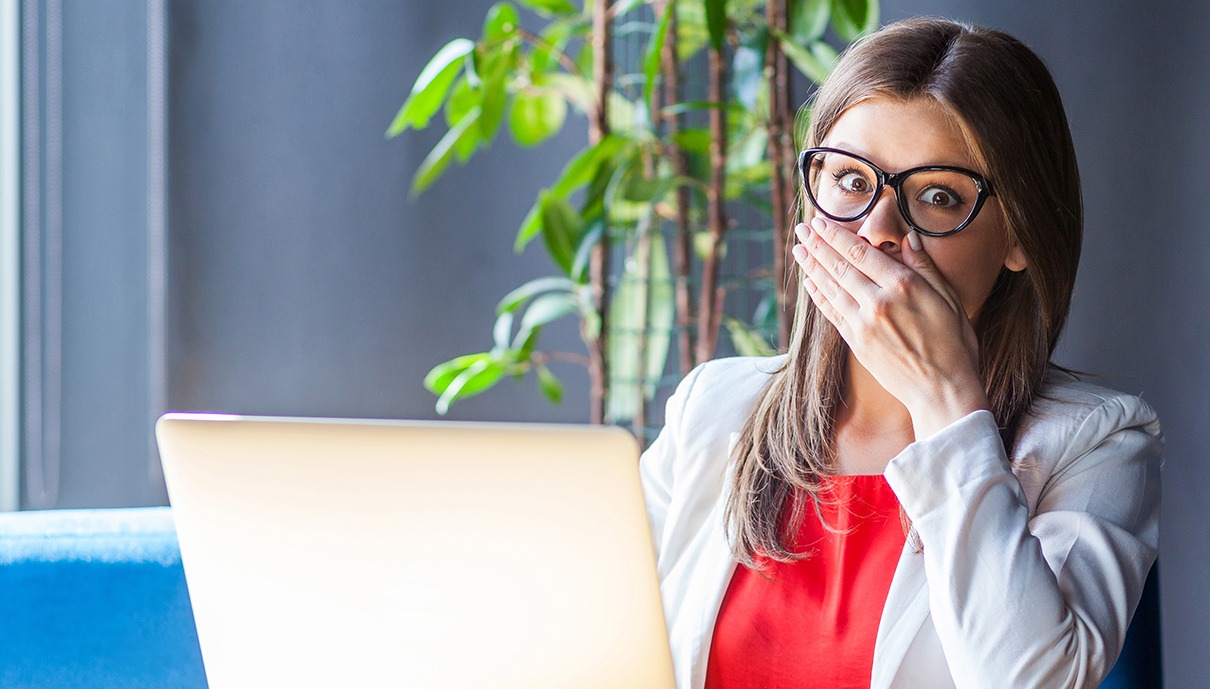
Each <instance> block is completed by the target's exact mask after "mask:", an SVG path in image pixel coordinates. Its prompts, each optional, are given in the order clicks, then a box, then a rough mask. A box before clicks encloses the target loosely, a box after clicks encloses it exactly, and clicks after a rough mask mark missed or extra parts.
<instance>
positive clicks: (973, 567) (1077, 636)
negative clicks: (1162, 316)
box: [641, 357, 1162, 689]
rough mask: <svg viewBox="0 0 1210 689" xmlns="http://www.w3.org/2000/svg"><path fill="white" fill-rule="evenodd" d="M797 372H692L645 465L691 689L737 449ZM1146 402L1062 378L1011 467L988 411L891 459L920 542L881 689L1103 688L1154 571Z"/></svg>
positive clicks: (680, 674)
mask: <svg viewBox="0 0 1210 689" xmlns="http://www.w3.org/2000/svg"><path fill="white" fill-rule="evenodd" d="M783 361H784V359H783V358H781V357H777V358H772V359H757V358H734V359H722V360H718V361H712V362H709V363H707V364H704V365H702V366H699V367H698V368H696V369H695V370H694V371H693V372H692V373H690V375H689V376H688V377H687V378H686V379H685V380H684V381H683V382H682V383H681V385H680V386H679V387H678V388H677V390H676V392H675V394H674V395H673V396H672V398H671V399H670V400H669V401H668V407H667V413H666V417H665V426H664V429H663V431H662V432H661V433H660V436H659V437H658V438H657V439H656V441H655V442H654V443H653V444H652V446H651V447H650V448H649V449H648V450H647V452H645V453H644V454H643V459H642V463H641V470H642V477H643V488H644V492H645V494H646V499H647V506H648V512H649V516H650V518H651V524H652V530H653V534H654V537H655V543H656V548H657V550H658V568H659V576H660V589H661V594H662V596H663V602H664V613H665V616H666V619H667V622H668V628H669V629H668V631H669V637H670V640H671V646H672V655H673V665H674V668H675V672H676V681H677V687H678V688H679V689H701V687H702V686H703V684H704V682H705V674H706V661H707V654H708V653H709V650H710V640H711V635H712V634H713V632H714V622H715V618H716V616H717V614H718V609H719V606H720V604H721V603H722V598H723V594H724V592H725V591H726V588H727V585H728V584H729V582H730V580H731V574H732V572H733V571H734V570H735V566H736V565H735V562H734V560H733V559H732V557H731V551H730V548H729V545H728V540H727V535H726V532H725V529H726V527H725V524H724V522H723V508H724V505H725V504H726V498H727V496H726V492H727V483H728V477H729V464H730V454H731V449H732V447H733V446H734V444H735V440H736V438H737V436H738V432H739V430H740V429H741V428H742V427H743V425H744V422H745V421H746V420H747V417H748V414H749V413H750V411H751V410H752V408H753V405H754V403H755V401H756V398H757V396H758V395H759V393H760V392H761V391H762V390H763V388H764V387H765V385H766V384H767V383H768V382H769V374H770V373H771V372H772V371H774V370H776V369H777V368H778V367H779V366H780V365H781V364H782V362H783ZM1161 444H1162V437H1161V434H1160V427H1159V422H1158V421H1157V419H1156V415H1155V412H1154V410H1152V409H1151V407H1149V406H1148V405H1147V404H1146V403H1144V402H1143V401H1142V400H1140V399H1138V398H1137V397H1132V396H1129V395H1124V394H1121V393H1117V392H1114V391H1112V390H1108V389H1105V388H1101V387H1097V386H1094V385H1089V384H1087V383H1083V382H1076V381H1074V380H1071V379H1070V378H1069V377H1067V376H1064V375H1062V374H1059V373H1055V372H1052V374H1051V375H1050V376H1048V378H1047V385H1046V387H1045V389H1044V392H1043V395H1042V396H1040V397H1039V398H1038V399H1037V401H1036V402H1035V403H1034V406H1033V409H1032V410H1031V412H1030V414H1029V415H1028V417H1027V418H1026V419H1025V420H1024V421H1023V422H1022V425H1021V429H1020V432H1019V435H1018V439H1017V442H1016V446H1015V448H1014V450H1013V457H1012V462H1011V463H1010V462H1009V461H1008V459H1007V458H1006V457H1005V452H1004V446H1003V444H1002V442H1001V440H1000V435H999V432H998V430H997V428H996V423H995V420H994V419H993V416H992V414H991V413H990V412H987V411H979V412H975V413H972V414H970V415H969V416H966V417H965V418H963V419H960V420H958V421H956V422H954V423H953V424H951V425H950V426H948V427H946V428H944V429H942V430H941V431H939V432H938V433H936V434H935V435H934V436H932V437H929V438H925V439H923V440H918V441H916V442H914V443H912V444H911V445H909V446H908V447H907V448H905V449H904V450H903V452H901V453H900V454H899V455H897V456H896V457H895V458H894V459H892V460H891V462H890V464H889V465H888V466H887V468H886V474H885V475H886V478H887V482H888V483H889V484H890V486H891V488H892V489H893V490H894V491H895V494H896V496H898V498H899V501H900V503H901V504H902V506H903V509H904V511H905V512H906V513H907V516H908V517H909V518H910V519H911V520H912V524H913V526H914V528H915V530H916V532H917V534H918V535H919V537H920V541H921V543H922V544H923V547H924V549H923V552H922V553H920V554H917V553H916V552H914V551H913V549H912V547H911V546H910V544H909V545H905V546H904V550H903V553H902V555H900V558H899V564H898V565H897V567H896V569H895V575H894V578H893V580H892V582H891V588H890V592H889V593H888V595H887V600H886V607H885V608H884V609H883V612H882V618H881V620H880V622H879V626H878V636H877V641H876V643H875V646H874V669H873V675H872V677H871V682H870V686H871V688H872V689H908V688H911V689H921V688H928V689H944V688H947V687H962V689H970V688H972V687H1013V688H1017V687H1022V688H1024V687H1045V688H1047V689H1050V688H1058V687H1095V686H1097V685H1098V684H1099V683H1100V681H1101V680H1102V679H1103V678H1104V676H1105V675H1106V674H1108V672H1109V670H1110V669H1111V668H1112V667H1113V663H1114V660H1115V659H1116V658H1117V655H1118V653H1119V652H1120V650H1121V647H1122V642H1123V639H1124V636H1125V634H1126V627H1127V625H1128V623H1129V621H1130V617H1131V616H1132V615H1133V614H1134V608H1135V606H1136V605H1137V604H1138V601H1139V597H1140V596H1141V595H1142V590H1143V581H1144V579H1145V578H1146V575H1147V572H1148V570H1149V569H1150V567H1151V564H1152V562H1153V561H1154V560H1155V555H1156V547H1157V538H1158V530H1159V504H1160V475H1159V470H1160V449H1161Z"/></svg>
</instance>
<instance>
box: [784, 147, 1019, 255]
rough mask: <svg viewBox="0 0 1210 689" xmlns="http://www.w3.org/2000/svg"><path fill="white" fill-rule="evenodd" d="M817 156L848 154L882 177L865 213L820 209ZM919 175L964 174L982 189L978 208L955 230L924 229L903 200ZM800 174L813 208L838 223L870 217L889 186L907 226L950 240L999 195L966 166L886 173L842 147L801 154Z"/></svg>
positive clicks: (823, 148)
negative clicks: (812, 169) (813, 172)
mask: <svg viewBox="0 0 1210 689" xmlns="http://www.w3.org/2000/svg"><path fill="white" fill-rule="evenodd" d="M816 153H839V154H842V155H847V156H849V157H850V158H855V159H857V160H860V161H861V162H863V163H865V164H866V165H869V166H870V169H872V170H873V171H874V173H875V174H876V175H877V176H878V183H877V185H876V186H875V187H874V193H873V194H872V195H871V196H870V203H869V205H868V206H866V207H865V209H864V210H862V211H861V212H860V213H858V214H857V215H854V216H851V217H843V216H839V215H832V214H831V213H829V212H827V211H826V210H824V209H823V208H821V207H820V205H819V201H818V200H816V198H815V194H813V193H812V192H811V182H810V177H809V176H808V174H807V172H808V171H807V161H809V160H810V159H811V156H812V155H814V154H816ZM916 172H960V173H962V174H964V175H967V176H969V177H970V178H971V179H972V180H974V182H975V188H976V189H977V190H978V191H977V192H976V194H975V205H974V206H973V207H972V208H971V212H970V214H969V215H967V216H966V220H963V221H962V224H960V225H958V226H957V227H955V228H954V229H952V230H947V231H945V232H934V231H932V230H926V229H924V228H922V227H920V226H919V225H917V224H916V223H915V222H914V221H913V220H912V216H911V215H910V214H909V213H908V209H907V201H906V200H905V199H904V198H903V180H904V179H905V178H906V177H907V176H908V175H911V174H913V173H916ZM798 174H799V175H801V176H802V186H803V188H804V189H806V191H807V198H808V199H809V200H810V201H811V205H812V206H814V207H815V210H817V211H819V212H820V213H823V214H824V215H825V216H827V217H828V218H831V219H832V220H835V221H836V222H852V221H854V220H859V219H861V218H863V217H865V216H866V215H869V213H870V211H872V210H874V206H875V205H876V204H877V203H878V198H879V197H880V196H882V190H883V189H884V188H886V187H890V188H891V189H894V190H895V202H896V204H897V205H898V207H899V215H901V216H903V219H904V220H906V221H907V224H908V225H910V226H911V227H912V229H913V230H916V231H917V232H919V233H920V234H923V235H926V236H929V237H948V236H949V235H951V234H956V233H958V232H960V231H962V230H963V229H964V228H965V227H966V226H967V225H969V224H971V221H973V220H974V219H975V216H977V215H979V210H980V209H982V208H983V204H984V203H985V202H986V201H987V199H988V198H989V197H992V196H995V195H996V192H995V190H994V189H993V188H992V185H991V182H989V181H987V179H986V178H985V177H984V176H983V175H981V174H979V173H978V172H975V171H974V170H967V169H966V168H964V167H954V166H952V165H924V166H921V167H914V168H911V169H909V170H903V171H902V172H886V171H884V170H883V169H882V168H880V167H878V166H877V165H875V164H874V163H871V162H870V161H869V160H867V159H865V158H863V157H861V156H859V155H857V154H856V153H852V152H850V151H846V150H844V149H840V148H829V147H827V146H819V147H816V148H808V149H806V150H805V151H803V152H802V153H799V154H798Z"/></svg>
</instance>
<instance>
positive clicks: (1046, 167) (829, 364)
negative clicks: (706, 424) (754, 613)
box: [726, 19, 1084, 566]
mask: <svg viewBox="0 0 1210 689" xmlns="http://www.w3.org/2000/svg"><path fill="white" fill-rule="evenodd" d="M876 97H883V98H894V99H900V100H911V99H920V98H924V99H930V100H932V101H934V102H935V103H937V104H938V105H940V106H941V107H943V108H944V109H946V110H947V111H948V112H949V113H951V114H953V115H954V116H955V117H956V118H957V120H958V121H959V123H960V125H961V128H962V130H963V132H964V134H965V135H966V137H967V139H968V141H967V143H968V144H969V145H970V147H971V150H972V151H973V152H974V155H975V157H976V159H977V161H978V162H979V163H980V164H981V165H982V166H983V168H984V171H985V172H986V174H987V176H988V177H989V178H990V179H991V180H992V184H993V185H994V187H995V190H996V199H997V200H998V202H999V204H1000V206H1001V208H1002V210H1003V215H1004V219H1005V223H1006V225H1007V230H1008V232H1009V236H1010V237H1011V238H1012V239H1013V240H1015V241H1016V242H1017V244H1018V245H1019V246H1020V248H1021V251H1022V252H1023V254H1024V256H1025V259H1026V261H1027V268H1026V269H1025V270H1024V271H1021V272H1012V271H1009V270H1008V269H1007V268H1003V269H1001V272H1000V275H999V276H998V277H997V279H996V282H995V285H994V286H993V288H992V291H991V294H990V295H989V296H988V298H987V301H986V302H984V304H983V306H982V308H981V309H980V311H979V318H978V319H977V323H976V324H975V333H976V335H977V336H978V341H979V368H980V374H981V376H982V378H983V381H984V386H985V388H986V392H987V396H988V399H989V401H990V403H991V411H992V413H993V414H994V415H995V418H996V422H997V424H998V425H999V428H1000V434H1001V438H1002V439H1003V441H1004V443H1005V447H1006V448H1011V446H1012V440H1013V438H1014V436H1015V435H1016V431H1017V428H1018V426H1019V424H1020V422H1021V419H1022V416H1023V415H1024V414H1025V413H1026V412H1027V411H1028V410H1029V407H1030V405H1031V403H1032V402H1033V399H1034V397H1035V396H1036V395H1037V394H1038V391H1039V389H1040V387H1041V385H1042V380H1043V377H1044V376H1045V374H1046V369H1047V366H1048V362H1049V360H1050V355H1051V353H1052V352H1053V350H1054V347H1055V343H1056V342H1057V341H1058V339H1059V333H1060V332H1061V331H1062V329H1063V324H1064V322H1065V321H1066V319H1067V311H1068V305H1069V303H1070V300H1071V292H1072V287H1073V285H1074V283H1075V276H1076V267H1077V265H1078V263H1079V259H1080V241H1081V234H1082V231H1083V222H1084V220H1083V207H1082V202H1081V197H1080V180H1079V172H1078V170H1077V168H1076V157H1075V149H1074V147H1073V145H1072V141H1071V133H1070V131H1069V130H1068V125H1067V117H1066V115H1065V113H1064V110H1063V103H1062V100H1061V99H1060V97H1059V92H1058V89H1057V88H1056V87H1055V84H1054V81H1053V79H1052V78H1051V75H1050V72H1049V71H1048V70H1047V69H1046V66H1045V65H1044V64H1043V63H1042V61H1041V59H1039V58H1038V56H1037V55H1035V54H1034V53H1033V51H1031V50H1030V49H1029V48H1028V47H1026V46H1025V45H1024V44H1022V43H1021V42H1020V41H1018V40H1017V39H1015V38H1013V37H1012V36H1009V35H1007V34H1005V33H1003V32H1001V31H995V30H991V29H984V28H979V27H974V26H969V25H966V24H960V23H957V22H952V21H948V20H941V19H912V20H907V21H902V22H897V23H894V24H890V25H887V26H886V27H883V28H882V29H881V30H879V31H877V32H875V33H873V34H871V35H869V36H867V37H865V38H864V39H862V40H860V41H858V42H857V43H856V44H854V45H853V46H852V47H851V48H850V49H849V50H848V51H846V52H845V54H844V55H843V56H842V57H841V59H840V60H839V61H838V62H837V64H836V67H835V69H834V70H833V72H832V74H831V75H830V76H829V77H828V79H827V81H826V82H825V83H824V84H823V85H822V86H821V87H820V89H819V91H818V93H817V94H816V96H815V101H814V108H813V111H812V113H811V124H810V128H809V129H808V132H807V137H806V138H807V144H806V145H807V146H816V145H818V144H819V142H820V141H822V140H823V138H824V137H825V136H826V135H827V133H828V131H829V130H830V129H831V128H832V126H833V125H834V124H835V123H836V121H837V120H838V119H839V118H840V116H841V115H842V114H843V113H844V112H845V111H846V110H848V109H849V108H850V107H852V106H854V105H856V104H858V103H861V102H863V101H866V100H869V99H871V98H876ZM799 290H800V292H799V299H798V309H797V312H796V313H795V318H794V330H793V336H792V338H791V345H790V351H789V354H788V358H787V360H786V363H785V365H784V366H783V367H782V369H781V370H779V371H778V372H777V373H776V374H775V375H774V376H773V378H772V380H771V382H770V384H769V386H768V387H767V388H766V389H765V390H764V392H763V393H762V395H761V397H760V399H759V400H758V402H757V405H756V408H755V409H754V410H753V412H752V415H751V417H749V419H748V422H747V424H746V425H745V427H744V429H743V431H742V433H741V434H740V439H739V442H738V444H737V446H736V448H735V453H736V464H735V469H734V473H733V474H732V475H731V479H730V480H731V489H732V490H731V495H730V500H729V502H728V504H727V511H726V520H727V524H728V527H729V532H730V535H731V539H732V550H733V552H734V555H735V557H736V559H738V560H739V561H740V562H742V563H744V564H746V565H748V566H756V562H757V560H756V557H757V556H763V557H766V558H771V559H777V560H791V559H795V558H796V557H799V554H798V553H796V552H795V551H794V547H793V544H792V543H789V542H788V540H789V534H788V533H787V529H788V528H789V526H788V525H790V524H796V523H797V522H798V519H800V518H801V516H802V514H803V511H804V510H805V509H806V508H807V507H808V506H811V505H813V506H815V507H816V508H818V504H819V500H820V490H821V483H820V480H821V478H822V477H824V476H827V475H829V474H834V473H835V458H836V449H835V421H836V411H837V408H838V404H839V402H840V400H841V395H842V392H843V387H842V386H843V376H844V366H845V361H846V359H847V356H848V347H847V345H846V344H845V343H844V341H843V340H842V339H841V337H840V334H839V333H838V332H837V331H836V329H835V328H834V327H833V326H832V325H831V324H830V323H829V322H828V321H827V319H826V318H824V317H823V315H822V314H821V313H820V312H819V310H818V309H817V308H816V307H815V306H814V305H813V304H812V303H811V300H810V299H809V298H807V297H806V295H805V294H804V293H803V291H802V288H801V285H800V287H799ZM787 510H788V511H789V512H788V513H787ZM786 517H788V519H787V518H786Z"/></svg>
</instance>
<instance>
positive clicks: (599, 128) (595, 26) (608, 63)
mask: <svg viewBox="0 0 1210 689" xmlns="http://www.w3.org/2000/svg"><path fill="white" fill-rule="evenodd" d="M611 4H612V0H594V3H593V9H592V57H593V60H592V72H593V80H594V81H595V82H596V86H597V104H596V111H595V112H594V113H593V114H592V119H591V121H590V122H589V131H588V140H589V143H590V144H593V145H595V144H597V143H599V142H600V141H601V139H603V138H605V136H606V135H608V134H609V92H610V90H611V89H612V88H613V55H612V53H613V51H612V43H613V37H612V33H611V31H610V28H611V27H610V19H609V16H610V12H609V9H610V5H611ZM608 220H609V219H608V217H606V219H605V222H606V226H605V230H604V231H603V232H602V233H601V239H600V241H598V242H597V245H596V246H594V247H593V249H592V256H591V258H590V259H589V280H590V282H591V285H592V300H593V307H594V308H596V310H597V313H599V314H600V324H601V328H600V331H599V332H598V333H596V337H585V342H586V344H587V345H588V358H589V360H590V362H591V366H589V368H588V378H589V387H590V393H591V398H590V404H589V420H590V421H591V422H592V423H595V424H601V423H605V392H606V388H607V385H608V381H609V361H608V359H607V352H606V341H607V340H606V334H607V333H608V332H609V290H608V289H607V282H608V280H609V254H610V250H611V248H612V247H611V246H610V245H611V243H612V242H611V241H610V237H609V226H608ZM585 335H587V333H585Z"/></svg>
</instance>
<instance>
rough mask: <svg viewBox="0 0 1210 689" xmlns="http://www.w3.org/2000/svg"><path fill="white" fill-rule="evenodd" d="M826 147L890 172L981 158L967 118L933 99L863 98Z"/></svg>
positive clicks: (970, 163)
mask: <svg viewBox="0 0 1210 689" xmlns="http://www.w3.org/2000/svg"><path fill="white" fill-rule="evenodd" d="M820 145H823V146H830V147H833V148H840V149H844V150H847V151H851V152H853V153H856V154H858V155H860V156H862V157H864V158H868V159H869V160H870V161H872V162H873V163H875V164H876V165H878V166H879V167H882V168H883V169H885V170H887V171H889V172H896V171H899V170H905V169H908V168H912V167H919V166H921V165H954V166H958V167H967V168H970V167H975V166H976V162H977V157H976V156H975V155H974V153H973V152H972V151H971V148H970V146H969V144H968V143H967V137H966V135H965V133H964V131H963V127H962V124H961V121H960V120H959V119H958V118H957V117H956V116H954V115H953V114H952V113H951V112H950V111H949V110H948V109H946V108H945V107H943V106H941V105H939V104H938V103H937V102H936V101H934V100H932V99H930V98H913V99H910V100H903V99H894V98H886V97H876V98H870V99H868V100H864V101H861V102H860V103H857V104H855V105H852V106H850V107H849V108H848V109H846V110H845V111H844V112H843V113H841V115H840V117H839V118H837V120H836V122H835V123H834V124H833V125H832V128H831V129H830V130H828V133H827V135H826V136H825V137H824V138H823V141H822V142H821V144H820Z"/></svg>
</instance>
